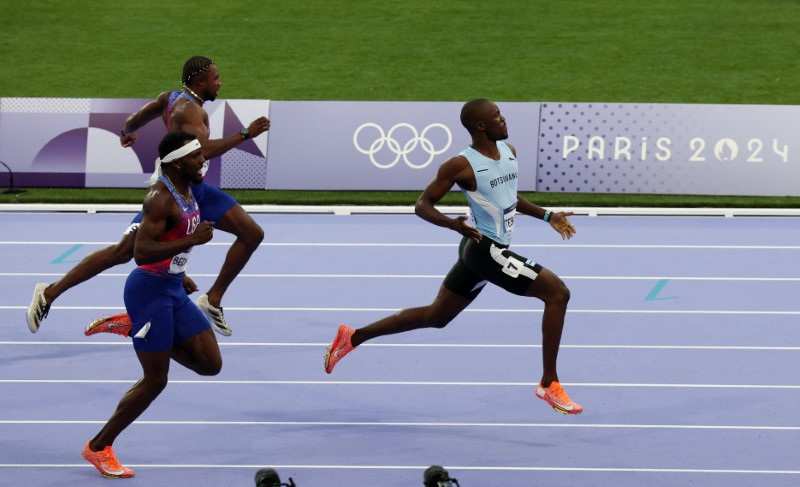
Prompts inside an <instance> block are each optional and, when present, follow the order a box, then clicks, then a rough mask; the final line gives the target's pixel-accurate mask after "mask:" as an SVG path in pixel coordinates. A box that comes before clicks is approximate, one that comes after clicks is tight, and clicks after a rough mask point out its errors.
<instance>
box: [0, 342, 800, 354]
mask: <svg viewBox="0 0 800 487" xmlns="http://www.w3.org/2000/svg"><path fill="white" fill-rule="evenodd" d="M14 345H23V346H27V345H33V346H47V345H60V346H80V347H105V346H112V347H122V346H124V347H130V346H131V344H130V342H129V341H113V342H103V341H93V340H92V341H88V340H87V341H81V342H71V341H70V342H36V341H0V346H14ZM328 345H330V343H323V342H317V343H314V342H219V346H220V347H298V348H320V347H327V346H328ZM381 347H383V348H499V349H509V348H521V349H539V348H542V346H541V345H537V344H519V343H514V344H505V343H364V344H362V345H359V348H381ZM561 348H573V349H601V350H606V349H610V350H735V351H769V352H773V351H791V352H796V351H800V346H798V347H785V346H781V347H773V346H756V345H568V344H562V345H561Z"/></svg>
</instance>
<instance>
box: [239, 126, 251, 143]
mask: <svg viewBox="0 0 800 487" xmlns="http://www.w3.org/2000/svg"><path fill="white" fill-rule="evenodd" d="M239 134H240V135H241V136H242V140H247V139H249V138H250V129H248V128H247V127H245V128H243V129H242V130H240V131H239Z"/></svg>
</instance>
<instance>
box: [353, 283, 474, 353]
mask: <svg viewBox="0 0 800 487" xmlns="http://www.w3.org/2000/svg"><path fill="white" fill-rule="evenodd" d="M470 302H472V301H471V300H470V299H467V298H465V297H462V296H459V295H458V294H455V293H454V292H452V291H450V290H449V289H447V288H446V287H444V286H441V287H440V288H439V294H438V295H437V296H436V299H434V300H433V303H431V304H429V305H427V306H422V307H419V308H407V309H404V310H400V311H398V312H397V313H395V314H393V315H391V316H387V317H386V318H383V319H382V320H378V321H376V322H374V323H372V324H370V325H367V326H365V327H364V328H359V329H358V330H356V331H355V333H353V336H352V338H351V343H352V344H353V346H354V347H357V346H359V345H361V344H362V343H364V342H365V341H367V340H371V339H373V338H376V337H379V336H383V335H393V334H395V333H403V332H405V331H411V330H416V329H418V328H444V327H445V326H446V325H447V324H448V323H450V322H451V321H452V320H453V318H455V317H456V316H458V314H459V313H461V312H462V311H464V309H465V308H466V307H467V306H469V303H470Z"/></svg>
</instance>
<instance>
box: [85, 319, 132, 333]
mask: <svg viewBox="0 0 800 487" xmlns="http://www.w3.org/2000/svg"><path fill="white" fill-rule="evenodd" d="M132 328H133V323H131V317H130V316H128V313H121V314H118V315H113V316H101V317H100V318H97V319H96V320H94V321H92V322H91V323H89V325H88V326H87V327H86V329H85V330H83V334H84V335H86V336H87V337H88V336H91V335H94V334H97V333H114V334H116V335H122V336H124V337H128V336H130V335H131V329H132Z"/></svg>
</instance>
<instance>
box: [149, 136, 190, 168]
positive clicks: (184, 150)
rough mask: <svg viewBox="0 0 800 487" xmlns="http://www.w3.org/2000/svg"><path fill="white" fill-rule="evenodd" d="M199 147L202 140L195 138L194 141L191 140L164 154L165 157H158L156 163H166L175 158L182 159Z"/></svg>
mask: <svg viewBox="0 0 800 487" xmlns="http://www.w3.org/2000/svg"><path fill="white" fill-rule="evenodd" d="M199 148H200V141H199V140H197V139H194V140H193V141H191V142H189V143H188V144H186V145H183V146H181V147H179V148H177V149H175V150H174V151H172V152H170V153H169V154H167V155H166V156H164V158H163V159H162V158H160V157H159V158H158V159H156V163H158V164H166V163H168V162H172V161H174V160H175V159H180V158H181V157H183V156H186V155H188V154H190V153H192V152H194V151H196V150H197V149H199Z"/></svg>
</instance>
